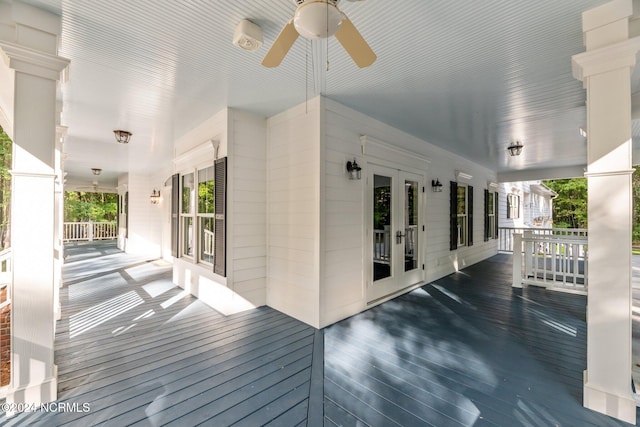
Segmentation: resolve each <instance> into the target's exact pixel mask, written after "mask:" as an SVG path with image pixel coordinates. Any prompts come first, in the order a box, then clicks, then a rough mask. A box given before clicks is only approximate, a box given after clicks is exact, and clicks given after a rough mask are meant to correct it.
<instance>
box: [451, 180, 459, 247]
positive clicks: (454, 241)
mask: <svg viewBox="0 0 640 427" xmlns="http://www.w3.org/2000/svg"><path fill="white" fill-rule="evenodd" d="M450 187H451V188H450V193H449V194H450V197H449V250H450V251H453V250H456V249H458V183H457V182H455V181H451V183H450Z"/></svg>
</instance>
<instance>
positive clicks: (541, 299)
mask: <svg viewBox="0 0 640 427" xmlns="http://www.w3.org/2000/svg"><path fill="white" fill-rule="evenodd" d="M510 281H511V257H510V256H509V255H502V254H501V255H497V256H495V257H493V258H491V259H489V260H487V261H484V262H482V263H479V264H476V265H474V266H471V267H469V268H466V269H465V270H463V271H461V272H459V273H457V274H453V275H451V276H448V277H445V278H443V279H441V280H437V281H436V282H434V283H431V284H429V285H426V286H424V287H422V288H420V289H418V290H416V291H414V292H411V293H409V294H407V295H404V296H401V297H399V298H396V299H394V300H393V301H390V302H387V303H385V304H383V305H380V306H378V307H374V308H372V309H370V310H368V311H366V312H364V313H361V314H359V315H357V316H354V317H352V318H350V319H347V320H345V321H343V322H340V323H338V324H335V325H333V326H331V327H329V328H327V329H325V385H324V386H325V421H326V423H325V425H370V426H380V425H385V426H398V425H400V426H436V427H439V426H594V427H595V426H598V427H602V426H628V425H629V424H626V423H623V422H620V421H616V420H613V419H612V418H609V417H607V416H604V415H601V414H598V413H596V412H593V411H590V410H588V409H585V408H583V407H582V404H581V402H582V372H583V370H584V369H585V367H586V324H585V304H586V297H584V296H580V295H571V294H565V293H559V292H554V291H547V290H544V289H542V288H536V287H529V288H526V289H524V290H514V289H512V288H511V287H510ZM630 381H631V379H630Z"/></svg>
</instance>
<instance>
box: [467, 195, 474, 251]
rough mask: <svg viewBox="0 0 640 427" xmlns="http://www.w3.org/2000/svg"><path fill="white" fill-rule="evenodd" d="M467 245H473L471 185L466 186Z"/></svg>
mask: <svg viewBox="0 0 640 427" xmlns="http://www.w3.org/2000/svg"><path fill="white" fill-rule="evenodd" d="M467 230H468V237H467V245H468V246H473V187H472V186H470V185H469V186H467Z"/></svg>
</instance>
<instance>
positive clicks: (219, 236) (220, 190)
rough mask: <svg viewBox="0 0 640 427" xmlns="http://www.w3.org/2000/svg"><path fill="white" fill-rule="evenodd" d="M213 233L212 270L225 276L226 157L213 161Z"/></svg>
mask: <svg viewBox="0 0 640 427" xmlns="http://www.w3.org/2000/svg"><path fill="white" fill-rule="evenodd" d="M214 185H215V211H216V213H215V234H214V260H213V272H214V273H216V274H219V275H221V276H224V277H226V276H227V257H226V249H227V230H226V213H227V210H226V209H227V158H226V157H224V158H222V159H218V160H216V162H215V184H214Z"/></svg>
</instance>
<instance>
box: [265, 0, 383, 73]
mask: <svg viewBox="0 0 640 427" xmlns="http://www.w3.org/2000/svg"><path fill="white" fill-rule="evenodd" d="M294 1H295V3H296V4H297V5H298V7H297V9H296V12H295V14H294V15H293V18H291V19H290V20H289V21H288V22H287V23H286V25H285V26H284V28H283V29H282V31H280V34H278V37H277V38H276V40H275V41H274V42H273V45H272V46H271V49H269V52H267V54H266V56H265V57H264V59H263V60H262V65H264V66H265V67H277V66H278V65H280V63H281V62H282V60H283V59H284V57H285V56H286V55H287V52H289V49H291V46H293V44H294V43H295V41H296V40H297V39H298V36H299V35H300V36H302V37H305V38H307V39H323V38H328V37H331V36H333V35H335V37H336V39H338V41H339V42H340V44H341V45H342V47H343V48H344V50H346V51H347V53H348V54H349V56H351V59H353V61H354V62H355V63H356V65H357V66H358V67H360V68H363V67H368V66H369V65H371V64H373V63H374V61H375V60H376V54H375V53H374V52H373V50H371V48H370V47H369V45H368V44H367V42H366V41H365V39H364V38H363V37H362V35H361V34H360V32H359V31H358V30H357V29H356V27H355V26H354V25H353V24H352V23H351V21H350V20H349V18H347V16H346V15H345V14H344V13H342V12H341V11H340V9H338V1H339V0H294ZM350 1H361V0H350Z"/></svg>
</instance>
